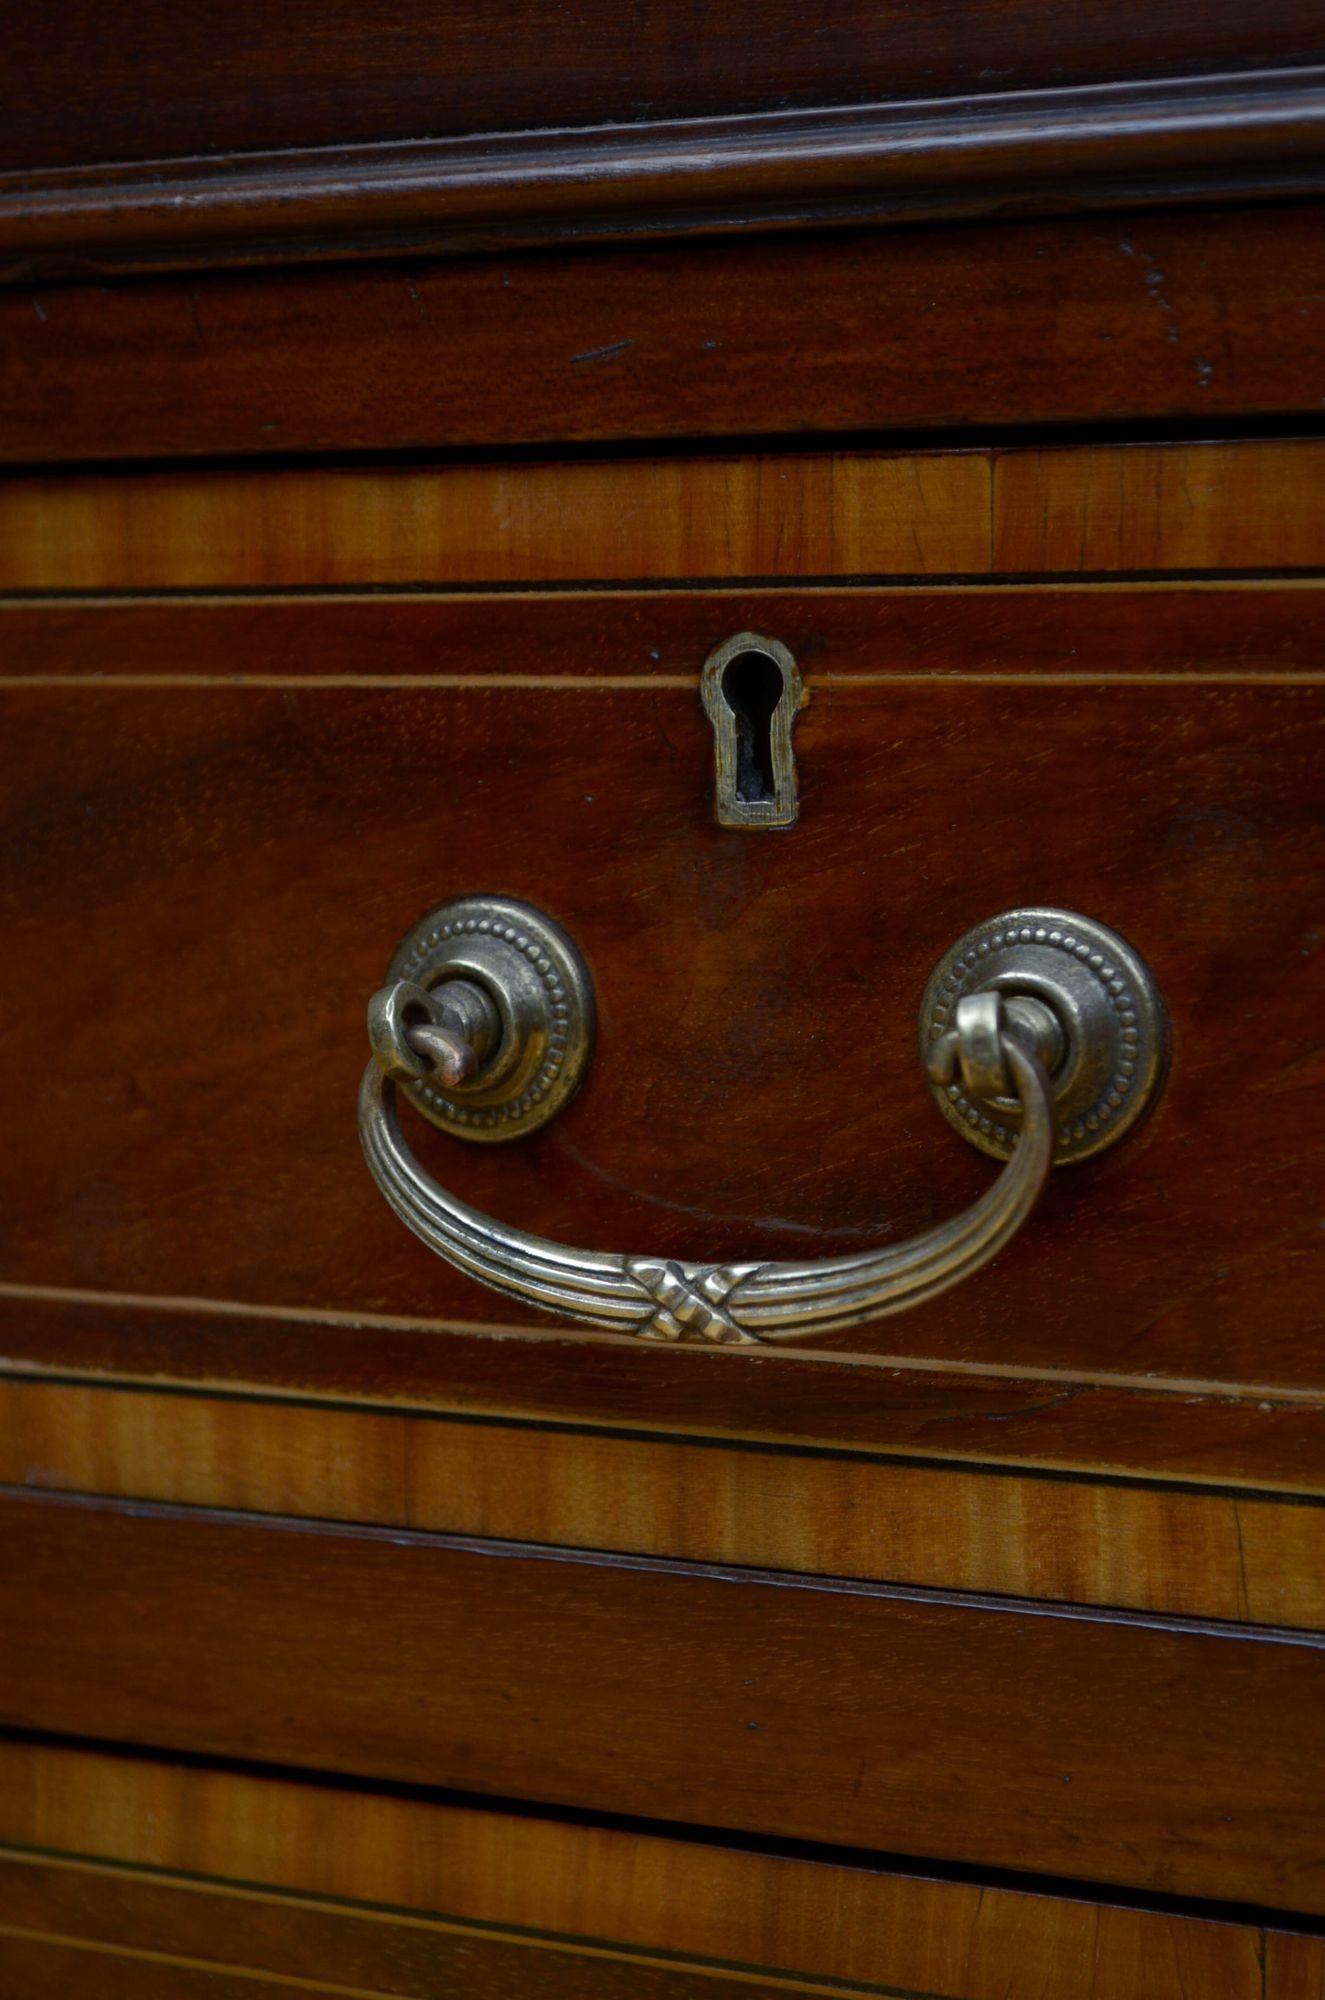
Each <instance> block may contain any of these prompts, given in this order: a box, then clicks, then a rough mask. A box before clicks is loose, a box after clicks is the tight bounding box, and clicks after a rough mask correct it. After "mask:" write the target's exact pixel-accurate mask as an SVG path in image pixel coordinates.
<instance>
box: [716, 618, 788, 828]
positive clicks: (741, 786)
mask: <svg viewBox="0 0 1325 2000" xmlns="http://www.w3.org/2000/svg"><path fill="white" fill-rule="evenodd" d="M783 686H784V683H783V679H782V669H781V667H780V666H779V665H778V663H777V661H776V660H770V658H769V657H768V654H767V653H738V654H737V656H736V658H735V659H734V660H732V661H730V662H729V663H728V665H727V668H726V671H725V672H724V674H723V676H722V694H723V699H724V701H725V702H726V704H727V706H728V708H729V709H730V710H731V712H732V714H733V715H734V716H735V718H736V796H737V798H738V799H740V800H741V801H742V802H743V803H744V804H746V805H754V804H757V803H759V802H760V801H762V800H765V799H769V800H772V799H775V798H776V797H777V787H776V785H775V783H774V779H773V714H774V711H775V709H776V708H777V705H778V703H779V702H780V701H781V699H782V693H783Z"/></svg>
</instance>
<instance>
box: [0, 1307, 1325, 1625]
mask: <svg viewBox="0 0 1325 2000" xmlns="http://www.w3.org/2000/svg"><path fill="white" fill-rule="evenodd" d="M366 1337H369V1338H370V1337H371V1336H366ZM0 1481H3V1482H5V1483H8V1484H10V1485H13V1486H16V1487H17V1486H24V1485H26V1486H28V1487H30V1488H32V1489H34V1490H38V1489H40V1490H48V1491H63V1492H81V1493H93V1494H102V1495H110V1496H114V1497H116V1498H122V1499H136V1500H163V1501H173V1502H181V1503H184V1504H187V1505H189V1506H201V1507H220V1508H234V1509H244V1510H253V1511H257V1512H260V1513H265V1514H283V1515H290V1516H296V1517H300V1518H304V1519H323V1520H328V1519H329V1520H338V1521H364V1522H372V1523H376V1524H378V1525H380V1526H392V1527H407V1528H422V1529H431V1530H440V1531H443V1532H446V1533H451V1534H461V1535H479V1536H488V1537H494V1538H496V1539H498V1540H502V1541H530V1542H535V1541H537V1542H553V1543H562V1544H565V1545H567V1546H570V1547H575V1548H582V1549H603V1548H612V1549H619V1550H623V1551H629V1552H632V1553H638V1554H645V1555H654V1556H676V1557H682V1558H685V1559H689V1560H693V1561H698V1562H716V1563H725V1564H739V1565H746V1566H749V1567H755V1568H762V1569H779V1570H795V1571H798V1572H802V1573H808V1574H815V1573H819V1574H826V1575H830V1576H839V1577H854V1578H865V1579H873V1580H877V1581H881V1582H892V1583H909V1584H924V1585H930V1586H933V1587H934V1588H936V1589H948V1590H956V1591H983V1592H992V1593H997V1594H999V1595H1006V1596H1016V1597H1034V1598H1049V1599H1057V1600H1066V1601H1069V1602H1076V1603H1081V1604H1092V1605H1114V1606H1124V1607H1130V1608H1134V1609H1138V1610H1148V1611H1170V1612H1177V1613H1182V1614H1184V1615H1187V1616H1198V1617H1212V1618H1226V1619H1232V1620H1242V1621H1247V1622H1251V1623H1258V1624H1269V1625H1284V1626H1298V1627H1310V1628H1312V1629H1317V1630H1319V1629H1322V1628H1325V1504H1322V1503H1320V1502H1316V1503H1314V1504H1311V1503H1305V1504H1299V1505H1292V1504H1288V1503H1285V1502H1282V1501H1279V1502H1276V1501H1272V1500H1268V1499H1265V1498H1256V1497H1253V1496H1249V1495H1246V1494H1244V1495H1241V1496H1237V1495H1233V1494H1229V1493H1193V1492H1184V1491H1182V1490H1174V1489H1173V1488H1164V1487H1155V1486H1151V1487H1149V1488H1147V1487H1144V1486H1141V1485H1139V1484H1122V1483H1118V1484H1109V1483H1107V1482H1105V1481H1101V1480H1088V1479H1083V1478H1081V1477H1079V1476H1078V1477H1071V1478H1053V1477H1052V1476H1048V1475H1044V1474H1042V1475H1040V1476H1038V1477H1036V1478H1024V1477H1018V1476H1015V1475H1011V1474H1008V1473H995V1472H992V1471H990V1470H987V1469H978V1468H975V1467H972V1468H970V1469H968V1470H964V1471H954V1470H950V1469H947V1468H944V1467H937V1466H930V1467H926V1466H917V1465H910V1464H889V1463H887V1462H886V1461H884V1462H880V1461H878V1460H871V1459H866V1458H862V1457H853V1456H851V1455H849V1454H844V1453H841V1452H837V1453H833V1452H819V1453H807V1452H804V1451H800V1452H792V1451H787V1450H785V1449H780V1448H777V1447H774V1446H770V1447H768V1448H766V1449H764V1450H762V1451H756V1450H752V1449H750V1448H749V1447H748V1446H747V1447H745V1448H744V1449H737V1448H732V1447H723V1446H722V1445H720V1444H718V1443H716V1442H709V1443H703V1444H701V1443H699V1442H697V1441H695V1442H691V1443H689V1444H686V1443H683V1442H680V1441H678V1440H675V1439H670V1438H660V1439H654V1440H650V1439H646V1438H640V1437H619V1436H616V1437H614V1436H612V1435H611V1434H606V1435H604V1434H601V1433H599V1434H595V1433H592V1432H587V1431H578V1432H576V1431H571V1430H567V1429H565V1428H563V1427H560V1426H556V1427H536V1426H503V1425H498V1424H496V1423H493V1422H487V1423H482V1424H476V1423H463V1422H457V1421H455V1420H448V1419H443V1420H438V1419H436V1418H432V1419H430V1418H427V1417H424V1416H421V1415H418V1414H409V1413H405V1412H394V1413H393V1412H387V1411H376V1412H374V1411H369V1410H364V1409H346V1408H339V1409H338V1408H335V1407H321V1408H318V1407H315V1406H314V1407H310V1406H309V1405H307V1404H304V1405H300V1404H292V1403H288V1402H282V1401H277V1400H273V1399H268V1400H266V1401H263V1400H259V1399H258V1398H256V1397H244V1398H233V1397H224V1398H223V1397H219V1396H203V1395H198V1394H188V1395H179V1394H174V1395H170V1394H161V1393H152V1392H151V1391H148V1390H144V1389H140V1388H139V1389H114V1388H109V1387H102V1388H91V1387H81V1386H78V1385H76V1384H73V1383H59V1384H55V1383H41V1382H33V1381H23V1380H12V1379H11V1380H3V1379H0Z"/></svg>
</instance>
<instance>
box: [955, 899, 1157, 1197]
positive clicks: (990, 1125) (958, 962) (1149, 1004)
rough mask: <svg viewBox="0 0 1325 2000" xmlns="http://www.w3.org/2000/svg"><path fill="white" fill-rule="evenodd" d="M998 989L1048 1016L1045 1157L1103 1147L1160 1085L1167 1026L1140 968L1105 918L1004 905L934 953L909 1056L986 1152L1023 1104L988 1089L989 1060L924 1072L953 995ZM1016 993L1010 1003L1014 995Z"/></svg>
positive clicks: (1062, 1159)
mask: <svg viewBox="0 0 1325 2000" xmlns="http://www.w3.org/2000/svg"><path fill="white" fill-rule="evenodd" d="M973 993H1000V994H1002V995H1004V996H1005V997H1006V998H1008V999H1009V1002H1010V1006H1009V1013H1011V1011H1012V1009H1013V1008H1016V1009H1018V1010H1020V1012H1021V1013H1022V1015H1023V1018H1024V1017H1025V1014H1026V1010H1027V1009H1029V1008H1030V1007H1035V1008H1037V1009H1038V1010H1039V1018H1040V1020H1041V1022H1042V1021H1043V1018H1044V1016H1045V1014H1046V1013H1047V1015H1048V1017H1049V1018H1050V1019H1051V1020H1052V1021H1053V1023H1054V1024H1055V1033H1056V1036H1057V1053H1056V1054H1054V1055H1053V1056H1052V1058H1051V1060H1050V1063H1049V1067H1050V1071H1051V1074H1052V1077H1053V1085H1054V1119H1055V1132H1054V1161H1055V1163H1056V1164H1057V1165H1059V1166H1062V1165H1065V1164H1066V1163H1067V1162H1069V1161H1072V1160H1086V1159H1089V1158H1090V1157H1091V1155H1092V1154H1094V1153H1099V1152H1102V1151H1103V1149H1104V1148H1105V1147H1106V1146H1112V1145H1115V1144H1116V1143H1117V1141H1118V1140H1119V1139H1121V1138H1122V1137H1123V1136H1124V1134H1125V1133H1127V1132H1129V1131H1131V1129H1132V1127H1133V1126H1134V1125H1135V1124H1136V1123H1137V1121H1138V1120H1139V1119H1140V1118H1141V1117H1142V1115H1143V1114H1144V1112H1145V1111H1146V1110H1147V1108H1148V1107H1149V1106H1150V1105H1151V1104H1152V1103H1153V1102H1154V1099H1155V1097H1156V1095H1157V1093H1158V1091H1159V1089H1160V1087H1161V1085H1162V1083H1163V1080H1164V1071H1165V1066H1166V1062H1167V1048H1168V1030H1167V1023H1166V1021H1165V1017H1164V1008H1163V1005H1162V1003H1161V1001H1160V997H1159V993H1158V990H1157V988H1156V986H1155V982H1154V979H1153V977H1152V976H1151V973H1150V971H1149V968H1148V967H1147V966H1146V965H1145V963H1144V961H1143V960H1142V959H1141V958H1139V957H1138V955H1137V953H1136V952H1135V951H1133V949H1132V947H1131V946H1130V945H1129V944H1128V943H1127V942H1126V941H1125V940H1124V939H1123V938H1120V937H1119V935H1118V933H1117V932H1116V931H1113V930H1110V929H1109V927H1108V925H1107V924H1101V923H1097V922H1095V920H1094V919H1093V918H1091V917H1082V916H1078V915H1077V914H1076V913H1075V912H1074V911H1072V910H1056V909H1042V908H1039V907H1031V908H1028V909H1017V910H1005V911H1004V912H1003V914H1002V915H1001V916H997V917H991V918H990V919H989V920H988V922H987V923H983V924H977V925H976V926H975V928H974V929H973V930H969V931H967V932H966V934H965V936H964V937H961V938H959V939H958V940H957V943H956V944H955V945H953V947H952V949H951V950H950V951H947V952H945V953H944V955H943V957H942V958H941V959H940V961H939V963H938V965H937V966H936V967H935V968H934V971H933V973H932V974H931V976H930V980H929V984H928V985H927V986H926V988H925V997H924V999H923V1001H922V1002H921V1006H920V1055H921V1060H922V1062H924V1063H925V1065H926V1068H927V1070H931V1088H932V1090H933V1092H934V1098H935V1101H936V1102H937V1104H938V1107H939V1109H940V1111H942V1113H943V1115H944V1117H945V1118H946V1119H947V1120H948V1122H949V1124H951V1125H954V1126H955V1127H956V1129H957V1130H958V1131H959V1132H960V1133H961V1135H962V1137H963V1138H964V1139H969V1140H970V1142H971V1144H972V1145H973V1146H978V1147H979V1148H980V1149H981V1151H982V1152H985V1153H992V1154H993V1156H994V1157H995V1159H999V1160H1006V1159H1009V1158H1010V1157H1011V1155H1012V1150H1013V1147H1014V1146H1015V1145H1016V1143H1017V1134H1018V1132H1019V1130H1020V1129H1021V1123H1022V1115H1023V1114H1022V1109H1021V1106H1020V1104H1019V1103H1018V1101H1017V1098H1016V1095H1015V1093H1013V1092H1011V1091H1009V1090H1007V1089H1006V1088H991V1084H992V1082H993V1070H992V1066H991V1064H990V1063H989V1062H988V1061H985V1062H983V1063H982V1064H980V1065H977V1066H976V1067H974V1068H972V1069H969V1070H968V1069H967V1067H966V1065H965V1063H963V1067H962V1075H961V1077H960V1078H951V1077H944V1078H938V1079H936V1078H934V1077H933V1075H932V1068H931V1058H932V1055H933V1051H934V1050H935V1049H936V1048H937V1047H938V1046H940V1045H942V1044H944V1043H945V1038H946V1036H947V1033H948V1031H949V1030H950V1028H951V1026H952V1024H953V1017H954V1010H955V1009H956V1007H957V1006H958V1004H959V1002H960V1001H961V1000H962V998H963V996H964V995H967V994H973ZM1013 996H1015V999H1014V998H1013Z"/></svg>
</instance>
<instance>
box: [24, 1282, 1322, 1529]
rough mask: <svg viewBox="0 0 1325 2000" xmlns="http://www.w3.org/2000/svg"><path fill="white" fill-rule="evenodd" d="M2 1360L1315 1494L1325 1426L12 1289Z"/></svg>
mask: <svg viewBox="0 0 1325 2000" xmlns="http://www.w3.org/2000/svg"><path fill="white" fill-rule="evenodd" d="M0 1357H2V1358H3V1360H4V1362H5V1363H6V1364H7V1365H8V1366H10V1367H11V1368H15V1369H18V1370H21V1371H22V1372H23V1373H24V1374H31V1375H36V1376H38V1377H43V1376H52V1375H53V1376H55V1377H57V1378H59V1379H62V1380H63V1379H65V1378H67V1377H68V1376H69V1375H70V1374H71V1373H72V1374H75V1375H78V1374H86V1375H88V1376H89V1377H90V1378H91V1379H92V1380H93V1381H103V1380H105V1379H106V1378H107V1377H110V1378H112V1379H115V1378H122V1377H128V1378H130V1379H131V1380H135V1381H136V1382H138V1383H144V1384H146V1383H170V1382H175V1383H184V1384H191V1383H208V1384H214V1385H217V1386H223V1387H227V1388H229V1389H231V1390H238V1391H239V1392H240V1393H250V1392H251V1393H254V1394H257V1395H259V1396H261V1395H263V1394H264V1392H267V1391H275V1392H277V1393H285V1394H289V1395H295V1396H303V1397H313V1398H316V1399H317V1400H318V1401H320V1402H325V1401H327V1400H335V1399H337V1398H344V1397H347V1396H349V1397H354V1398H356V1399H358V1400H360V1401H362V1402H367V1403H368V1404H369V1405H370V1406H373V1407H381V1408H383V1409H386V1410H395V1409H405V1410H409V1409H411V1408H417V1409H418V1410H419V1411H420V1412H424V1413H426V1412H431V1413H434V1414H435V1413H437V1412H439V1411H440V1412H453V1413H457V1414H461V1415H465V1416H470V1417H480V1418H487V1417H497V1416H499V1417H504V1418H507V1419H514V1420H516V1421H533V1422H535V1423H541V1422H544V1421H547V1420H549V1419H551V1420H554V1421H555V1420H558V1419H559V1420H562V1421H571V1422H576V1423H580V1424H584V1423H588V1424H591V1425H592V1426H594V1427H595V1428H597V1429H607V1430H609V1431H612V1430H622V1429H626V1430H631V1431H644V1432H646V1433H651V1434H652V1433H657V1432H660V1431H661V1432H663V1433H666V1434H676V1435H681V1436H690V1437H702V1438H736V1439H750V1440H754V1441H758V1442H761V1443H767V1442H770V1441H773V1442H789V1443H796V1444H808V1445H812V1446H826V1447H828V1448H829V1449H831V1450H833V1451H847V1452H854V1451H869V1452H876V1453H880V1454H884V1455H898V1454H905V1455H906V1456H907V1457H910V1458H915V1459H918V1460H921V1461H922V1462H923V1461H929V1460H934V1459H943V1460H956V1461H963V1462H971V1461H975V1462H977V1463H979V1464H989V1463H996V1464H1012V1465H1028V1466H1040V1467H1046V1468H1064V1467H1073V1466H1076V1467H1085V1468H1090V1469H1093V1470H1113V1471H1115V1472H1119V1473H1124V1474H1137V1473H1149V1474H1159V1475H1161V1476H1163V1477H1164V1478H1165V1479H1166V1480H1168V1481H1171V1482H1174V1483H1184V1482H1185V1483H1188V1484H1193V1483H1197V1484H1199V1483H1201V1482H1206V1483H1208V1482H1210V1481H1222V1482H1225V1483H1228V1484H1232V1485H1236V1486H1239V1487H1247V1486H1251V1487H1253V1488H1258V1489H1279V1490H1283V1491H1287V1492H1300V1493H1308V1494H1319V1493H1321V1492H1325V1407H1323V1406H1322V1399H1321V1398H1320V1397H1319V1396H1318V1395H1312V1394H1311V1393H1310V1392H1304V1391H1284V1390H1279V1391H1276V1393H1275V1394H1274V1396H1273V1397H1271V1396H1269V1395H1267V1393H1266V1391H1265V1390H1264V1388H1263V1387H1253V1388H1249V1389H1238V1388H1237V1387H1236V1386H1232V1385H1228V1384H1220V1383H1213V1382H1200V1381H1196V1380H1189V1381H1186V1382H1171V1383H1168V1384H1164V1385H1157V1384H1156V1383H1155V1382H1154V1381H1153V1380H1152V1379H1151V1378H1149V1377H1146V1376H1131V1377H1113V1378H1107V1377H1099V1376H1092V1375H1090V1374H1088V1373H1084V1372H1080V1371H1078V1372H1075V1373H1074V1372H1073V1371H1071V1370H1068V1369H1048V1368H1046V1369H1038V1370H1034V1369H1033V1370H1031V1371H1029V1372H1026V1373H1019V1372H1018V1370H1017V1369H1016V1368H1015V1367H1014V1366H1007V1365H1004V1364H1001V1363H999V1362H998V1361H964V1360H956V1361H935V1360H932V1359H931V1360H929V1361H922V1360H919V1359H917V1358H915V1357H907V1356H893V1357H888V1356H883V1357H880V1356H871V1355H859V1354H857V1355H852V1356H849V1357H847V1358H846V1359H845V1360H844V1359H843V1357H841V1356H839V1355H836V1354H811V1353H810V1352H808V1351H807V1352H805V1353H803V1354H786V1353H775V1352H772V1351H771V1350H770V1351H769V1352H767V1353H761V1354H751V1353H749V1352H748V1351H745V1352H742V1353H741V1354H740V1355H733V1354H729V1353H728V1352H727V1350H725V1349H717V1350H713V1351H708V1350H702V1349H700V1348H696V1347H688V1346H687V1347H682V1348H666V1349H659V1348H655V1347H652V1346H650V1345H647V1344H645V1343H643V1342H639V1341H621V1340H615V1341H614V1340H603V1339H598V1338H596V1337H595V1336H593V1335H588V1336H585V1335H583V1334H577V1333H574V1332H569V1331H567V1332H558V1331H556V1330H555V1329H553V1328H551V1327H546V1328H544V1329H542V1330H540V1329H537V1328H519V1327H510V1326H500V1325H498V1326H488V1327H484V1326H482V1325H479V1324H476V1323H475V1322H473V1321H467V1322H461V1323H459V1324H455V1325H448V1324H446V1323H445V1322H440V1321H436V1320H432V1321H423V1320H414V1321H411V1320H409V1319H407V1318H404V1317H401V1316H399V1315H392V1314H389V1313H365V1312H362V1311H360V1312H349V1313H336V1312H333V1311H328V1310H325V1309H324V1310H321V1311H319V1310H318V1309H317V1308H310V1307H304V1308H298V1307H294V1308H289V1309H287V1310H286V1311H284V1312H281V1311H278V1310H274V1309H272V1308H270V1307H260V1306H253V1305H249V1304H241V1303H238V1302H235V1301H232V1300H221V1299H217V1300H210V1301H202V1300H197V1299H194V1300H187V1299H172V1298H170V1297H168V1296H158V1297H155V1298H152V1297H144V1296H142V1295H139V1296H138V1297H130V1298H125V1297H124V1296H122V1295H114V1294H110V1295H106V1294H97V1293H95V1292H87V1293H80V1292H70V1291H62V1290H60V1289H59V1288H42V1287H33V1286H24V1285H8V1284H0ZM729 1364H730V1365H729Z"/></svg>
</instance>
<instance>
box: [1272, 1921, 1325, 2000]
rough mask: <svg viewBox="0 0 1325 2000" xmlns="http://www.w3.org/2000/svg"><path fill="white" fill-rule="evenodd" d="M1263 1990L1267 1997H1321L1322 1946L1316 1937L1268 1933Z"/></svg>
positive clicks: (1324, 1978) (1324, 1987)
mask: <svg viewBox="0 0 1325 2000" xmlns="http://www.w3.org/2000/svg"><path fill="white" fill-rule="evenodd" d="M1265 1990H1266V1993H1267V1995H1268V1996H1269V2000H1322V1996H1325V1946H1323V1945H1322V1943H1321V1941H1320V1939H1319V1938H1314V1937H1294V1936H1290V1935H1288V1934H1286V1933H1282V1932H1271V1933H1270V1934H1269V1935H1268V1936H1267V1938H1266V1941H1265Z"/></svg>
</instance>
